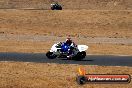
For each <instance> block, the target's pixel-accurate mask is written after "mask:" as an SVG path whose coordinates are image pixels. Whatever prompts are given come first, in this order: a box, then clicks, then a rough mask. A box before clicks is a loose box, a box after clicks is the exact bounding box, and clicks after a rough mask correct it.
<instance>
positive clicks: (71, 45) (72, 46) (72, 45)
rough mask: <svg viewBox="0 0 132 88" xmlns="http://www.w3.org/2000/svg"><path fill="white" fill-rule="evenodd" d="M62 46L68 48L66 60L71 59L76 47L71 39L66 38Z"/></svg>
mask: <svg viewBox="0 0 132 88" xmlns="http://www.w3.org/2000/svg"><path fill="white" fill-rule="evenodd" d="M63 44H65V45H67V46H68V47H69V48H68V56H67V58H70V57H72V54H73V49H74V48H75V47H77V45H76V44H75V43H74V42H73V41H72V39H71V38H67V39H66V41H65V42H64V43H63Z"/></svg>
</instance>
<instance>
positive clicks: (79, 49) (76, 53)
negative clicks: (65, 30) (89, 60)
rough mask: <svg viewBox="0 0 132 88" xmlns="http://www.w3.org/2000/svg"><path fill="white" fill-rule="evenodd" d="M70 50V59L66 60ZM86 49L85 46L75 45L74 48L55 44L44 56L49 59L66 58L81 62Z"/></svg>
mask: <svg viewBox="0 0 132 88" xmlns="http://www.w3.org/2000/svg"><path fill="white" fill-rule="evenodd" d="M71 49H72V52H71V55H72V56H71V57H70V58H67V57H68V55H69V51H70V50H71ZM87 49H88V46H87V45H77V46H76V47H71V46H68V45H66V44H64V43H56V44H54V45H53V46H52V47H51V49H50V51H48V52H47V53H46V56H47V57H48V58H49V59H55V58H67V59H72V60H82V59H84V58H85V56H86V50H87Z"/></svg>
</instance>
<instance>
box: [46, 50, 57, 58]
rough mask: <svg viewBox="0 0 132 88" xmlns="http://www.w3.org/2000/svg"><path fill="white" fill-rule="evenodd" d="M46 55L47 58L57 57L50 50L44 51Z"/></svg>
mask: <svg viewBox="0 0 132 88" xmlns="http://www.w3.org/2000/svg"><path fill="white" fill-rule="evenodd" d="M46 56H47V57H48V58H49V59H55V58H56V57H57V55H55V54H54V53H53V52H50V51H48V52H47V53H46Z"/></svg>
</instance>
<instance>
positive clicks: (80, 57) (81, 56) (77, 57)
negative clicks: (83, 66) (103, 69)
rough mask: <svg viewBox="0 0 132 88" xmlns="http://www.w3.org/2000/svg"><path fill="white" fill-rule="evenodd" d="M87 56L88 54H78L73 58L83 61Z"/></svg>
mask: <svg viewBox="0 0 132 88" xmlns="http://www.w3.org/2000/svg"><path fill="white" fill-rule="evenodd" d="M85 56H86V52H85V51H83V52H78V53H77V55H76V56H75V57H74V58H73V59H74V60H78V61H79V60H83V59H84V58H85Z"/></svg>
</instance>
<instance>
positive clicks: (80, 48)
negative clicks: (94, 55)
mask: <svg viewBox="0 0 132 88" xmlns="http://www.w3.org/2000/svg"><path fill="white" fill-rule="evenodd" d="M77 48H78V50H79V51H80V52H82V51H86V50H87V49H88V46H87V45H78V46H77Z"/></svg>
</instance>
